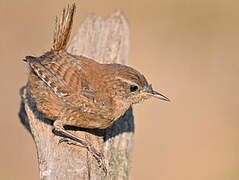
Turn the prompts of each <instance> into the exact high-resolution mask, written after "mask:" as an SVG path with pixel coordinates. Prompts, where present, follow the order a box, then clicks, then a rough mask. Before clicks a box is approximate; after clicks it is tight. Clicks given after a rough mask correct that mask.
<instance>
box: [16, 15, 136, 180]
mask: <svg viewBox="0 0 239 180" xmlns="http://www.w3.org/2000/svg"><path fill="white" fill-rule="evenodd" d="M67 51H68V52H70V53H71V54H75V55H84V56H87V57H90V58H93V59H95V60H96V61H98V62H100V63H120V64H126V63H127V59H128V54H129V28H128V23H127V21H126V19H125V17H124V15H122V13H121V12H120V11H117V12H116V13H114V14H113V15H112V16H110V17H109V18H107V19H105V20H104V19H103V18H101V17H96V16H95V15H90V16H88V17H87V18H86V20H85V21H84V22H83V23H82V24H81V25H80V27H79V29H78V31H77V33H76V35H75V36H74V37H73V38H72V40H71V43H70V44H69V47H68V48H67ZM26 86H27V85H26ZM26 86H25V87H23V88H22V89H21V92H20V93H21V97H22V102H21V107H20V112H19V116H20V118H21V122H22V123H23V124H24V126H25V127H26V128H27V129H28V130H29V132H30V133H31V134H32V136H33V139H34V141H35V144H36V149H37V156H38V165H39V171H40V179H41V180H43V179H44V180H45V179H46V180H53V179H59V180H61V179H62V180H66V179H78V180H79V179H80V180H86V179H87V180H88V179H91V180H100V179H109V180H112V179H115V180H120V179H129V178H130V162H131V152H132V145H133V133H134V118H133V114H132V108H129V109H128V111H127V112H126V113H125V114H124V115H123V116H122V117H121V118H119V120H117V121H116V122H115V123H114V124H113V125H112V126H110V127H108V128H107V129H104V130H99V129H94V130H88V129H81V128H77V127H66V128H67V130H68V131H70V132H71V133H73V134H75V135H76V136H78V137H81V138H85V139H87V140H88V141H89V142H91V143H92V145H93V146H94V147H95V148H96V149H98V150H99V151H101V152H102V153H103V155H104V161H105V164H106V168H107V170H108V174H107V175H106V176H105V173H104V171H103V170H102V168H99V167H98V163H97V161H96V160H95V159H94V157H92V155H91V153H89V152H88V151H87V150H86V149H85V148H80V147H76V146H70V145H68V144H65V143H61V144H59V140H60V138H61V137H59V136H56V135H55V134H54V133H53V132H52V123H53V122H52V121H51V120H49V119H45V118H44V117H43V115H42V114H41V113H40V112H38V111H37V109H36V107H35V106H34V101H33V100H32V99H31V97H30V95H28V94H27V92H26Z"/></svg>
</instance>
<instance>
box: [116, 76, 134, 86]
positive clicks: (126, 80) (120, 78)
mask: <svg viewBox="0 0 239 180" xmlns="http://www.w3.org/2000/svg"><path fill="white" fill-rule="evenodd" d="M115 79H118V80H121V81H123V82H126V83H128V84H132V85H136V86H138V84H136V83H135V82H133V81H130V80H128V79H124V78H122V77H119V76H116V77H115Z"/></svg>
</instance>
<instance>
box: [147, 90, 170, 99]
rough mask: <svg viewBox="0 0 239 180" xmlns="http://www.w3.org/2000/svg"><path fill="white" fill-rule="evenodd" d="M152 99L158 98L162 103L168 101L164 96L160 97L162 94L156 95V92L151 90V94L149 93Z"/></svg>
mask: <svg viewBox="0 0 239 180" xmlns="http://www.w3.org/2000/svg"><path fill="white" fill-rule="evenodd" d="M150 94H151V95H152V96H153V97H156V98H158V99H161V100H164V101H170V99H169V98H167V97H166V96H164V95H162V94H160V93H158V92H156V91H154V90H152V92H151V93H150Z"/></svg>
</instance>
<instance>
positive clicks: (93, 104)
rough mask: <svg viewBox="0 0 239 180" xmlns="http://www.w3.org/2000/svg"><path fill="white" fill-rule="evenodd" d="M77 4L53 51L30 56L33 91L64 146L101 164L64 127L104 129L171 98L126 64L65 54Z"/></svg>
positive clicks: (59, 28) (61, 22)
mask: <svg viewBox="0 0 239 180" xmlns="http://www.w3.org/2000/svg"><path fill="white" fill-rule="evenodd" d="M74 12H75V4H73V5H72V7H69V6H68V8H67V9H64V10H63V14H62V17H61V18H60V19H56V28H55V33H54V41H53V46H52V49H51V50H50V51H49V52H46V53H45V54H44V55H42V56H40V57H32V56H26V58H25V59H24V60H25V61H26V62H27V63H28V64H29V66H30V73H29V81H28V89H29V93H30V95H31V97H32V98H33V99H34V101H35V104H36V107H37V109H38V111H40V112H42V113H43V114H44V115H45V116H46V117H47V118H49V119H51V120H53V121H54V124H53V126H54V129H55V130H56V131H57V132H59V133H60V134H61V135H63V136H64V137H66V138H65V139H63V140H62V141H67V142H68V143H69V144H74V145H79V146H82V147H86V148H87V149H88V150H89V151H90V152H91V153H92V154H93V156H94V157H95V158H96V159H97V160H98V161H100V163H102V162H103V161H102V155H101V153H99V152H98V151H97V150H96V149H95V148H94V147H93V146H92V145H91V144H90V143H89V142H87V141H86V140H84V139H81V138H78V137H76V136H74V135H73V134H71V133H70V132H68V131H66V130H65V129H64V126H65V125H71V126H77V127H81V128H90V129H94V128H99V129H104V128H107V127H109V126H110V125H112V123H114V122H115V121H116V120H117V119H118V118H119V117H120V116H122V115H123V114H124V113H125V112H126V110H127V109H128V108H129V107H130V106H131V105H132V104H135V103H139V102H141V101H143V100H146V99H148V98H150V97H156V98H159V99H162V100H166V101H169V99H168V98H167V97H165V96H163V95H162V94H160V93H158V92H156V91H154V90H153V89H152V86H151V85H150V84H148V82H147V80H146V79H145V77H144V76H143V75H142V74H141V73H139V72H138V71H136V70H135V69H133V68H131V67H128V66H125V65H121V64H100V63H97V62H96V61H94V60H92V59H89V58H87V57H84V56H76V55H73V54H69V53H68V52H67V51H66V46H67V43H68V41H69V37H70V32H71V29H72V23H73V16H74Z"/></svg>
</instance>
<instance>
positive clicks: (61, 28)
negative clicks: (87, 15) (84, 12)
mask: <svg viewBox="0 0 239 180" xmlns="http://www.w3.org/2000/svg"><path fill="white" fill-rule="evenodd" d="M75 8H76V5H75V3H74V4H73V5H72V7H70V6H69V5H68V7H67V8H66V9H65V8H64V9H63V12H62V16H61V17H60V18H58V17H56V24H55V31H54V39H53V46H52V50H63V49H65V48H66V46H67V43H68V41H69V38H70V34H71V29H72V23H73V16H74V13H75Z"/></svg>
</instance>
